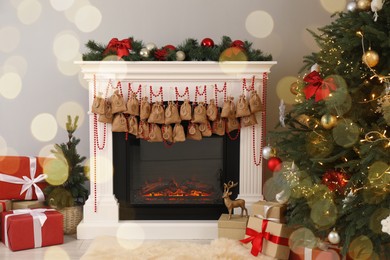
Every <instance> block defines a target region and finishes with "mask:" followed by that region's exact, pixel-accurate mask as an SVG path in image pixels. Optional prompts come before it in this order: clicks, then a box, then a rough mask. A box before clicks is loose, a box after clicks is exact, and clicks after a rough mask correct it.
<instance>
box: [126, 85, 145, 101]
mask: <svg viewBox="0 0 390 260" xmlns="http://www.w3.org/2000/svg"><path fill="white" fill-rule="evenodd" d="M130 94H138V99H141V94H142V85H141V84H139V86H138V89H137V91H136V92H134V91H133V89H132V87H131V83H130V82H129V84H128V91H127V99H129V98H130Z"/></svg>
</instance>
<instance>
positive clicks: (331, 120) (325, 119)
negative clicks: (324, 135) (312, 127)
mask: <svg viewBox="0 0 390 260" xmlns="http://www.w3.org/2000/svg"><path fill="white" fill-rule="evenodd" d="M336 123H337V118H336V117H335V116H334V115H330V114H325V115H323V116H322V117H321V125H322V127H323V128H325V129H331V128H333V127H334V126H335V125H336Z"/></svg>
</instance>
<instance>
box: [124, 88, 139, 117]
mask: <svg viewBox="0 0 390 260" xmlns="http://www.w3.org/2000/svg"><path fill="white" fill-rule="evenodd" d="M139 105H140V104H139V100H138V99H137V95H136V94H135V93H132V94H131V96H130V98H129V100H127V105H126V107H127V110H126V112H125V113H126V114H130V115H133V116H139Z"/></svg>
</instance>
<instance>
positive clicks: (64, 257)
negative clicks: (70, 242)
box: [43, 246, 71, 260]
mask: <svg viewBox="0 0 390 260" xmlns="http://www.w3.org/2000/svg"><path fill="white" fill-rule="evenodd" d="M52 259H58V260H70V259H71V258H70V256H69V255H68V253H67V252H66V251H65V249H63V248H61V247H60V246H50V247H47V248H46V249H45V255H44V258H43V260H52Z"/></svg>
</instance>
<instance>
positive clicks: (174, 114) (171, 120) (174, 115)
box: [165, 101, 181, 125]
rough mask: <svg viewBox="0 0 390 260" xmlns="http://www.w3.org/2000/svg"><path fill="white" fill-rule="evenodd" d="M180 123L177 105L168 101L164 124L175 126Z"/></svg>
mask: <svg viewBox="0 0 390 260" xmlns="http://www.w3.org/2000/svg"><path fill="white" fill-rule="evenodd" d="M180 122H181V118H180V115H179V109H178V108H177V105H176V104H175V103H174V102H173V101H169V102H168V106H167V107H166V108H165V124H166V125H168V124H176V123H180Z"/></svg>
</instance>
